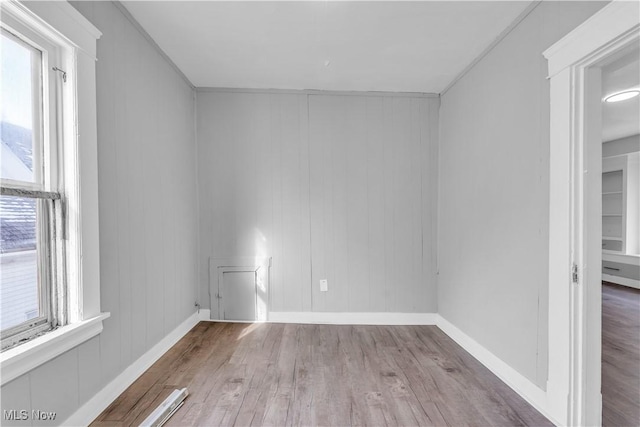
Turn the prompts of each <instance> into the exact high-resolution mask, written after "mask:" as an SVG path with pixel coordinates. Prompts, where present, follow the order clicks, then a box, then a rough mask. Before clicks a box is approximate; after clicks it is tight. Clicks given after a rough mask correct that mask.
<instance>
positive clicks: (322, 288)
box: [320, 279, 329, 292]
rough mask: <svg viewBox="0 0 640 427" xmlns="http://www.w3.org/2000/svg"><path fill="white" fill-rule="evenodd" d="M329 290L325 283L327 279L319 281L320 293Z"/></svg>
mask: <svg viewBox="0 0 640 427" xmlns="http://www.w3.org/2000/svg"><path fill="white" fill-rule="evenodd" d="M328 290H329V285H328V283H327V279H322V280H320V292H327V291H328Z"/></svg>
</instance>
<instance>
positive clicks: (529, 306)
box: [438, 2, 605, 388]
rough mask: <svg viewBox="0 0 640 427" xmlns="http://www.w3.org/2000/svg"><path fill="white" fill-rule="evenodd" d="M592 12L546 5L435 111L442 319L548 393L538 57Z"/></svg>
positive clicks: (543, 103) (544, 156)
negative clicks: (437, 133)
mask: <svg viewBox="0 0 640 427" xmlns="http://www.w3.org/2000/svg"><path fill="white" fill-rule="evenodd" d="M604 4H605V3H600V2H542V3H541V4H540V5H539V6H538V7H536V8H535V9H534V10H533V11H532V12H531V13H530V14H529V15H528V16H527V17H526V18H525V19H524V20H523V21H522V22H521V23H520V24H519V25H518V26H516V28H515V29H514V30H513V31H512V32H511V33H510V34H508V35H507V36H506V37H505V38H504V39H503V40H502V41H501V42H500V43H499V44H498V45H497V46H496V47H495V48H494V49H492V50H491V51H490V52H489V53H488V55H487V56H485V57H484V58H483V59H482V60H481V61H480V62H478V63H477V64H476V65H475V67H474V68H473V69H472V70H471V71H470V72H469V73H468V74H466V75H465V76H464V77H463V78H462V79H461V80H459V81H458V82H457V83H456V84H455V85H454V86H453V87H452V88H451V89H450V90H449V91H447V92H446V93H445V94H444V95H443V96H442V99H441V103H442V105H441V110H440V158H439V162H440V164H439V170H440V171H441V173H440V177H439V183H440V187H439V201H438V203H439V213H438V216H439V218H440V220H439V225H438V231H439V234H438V241H439V248H438V249H439V251H438V257H439V277H438V307H439V311H440V314H441V315H442V316H443V317H444V318H445V319H447V320H449V321H450V322H451V323H453V324H454V325H455V326H457V327H458V328H460V329H461V330H462V331H463V332H465V333H466V334H467V335H469V336H470V337H471V338H473V339H474V340H476V341H477V342H478V343H480V344H481V345H482V346H484V347H486V348H487V349H488V350H489V351H491V352H492V353H494V354H495V355H496V356H498V357H499V358H501V359H502V360H503V361H505V362H506V363H508V364H509V365H510V366H512V367H513V368H514V369H516V370H517V371H518V372H520V373H521V374H523V375H524V376H525V377H527V378H528V379H530V380H531V381H532V382H534V383H535V384H537V385H538V386H540V387H541V388H546V378H547V336H548V330H547V329H548V322H547V307H548V295H547V286H548V284H547V278H548V254H549V251H548V244H549V240H548V209H549V200H548V198H549V188H548V186H549V85H548V81H547V80H546V63H545V61H544V58H543V56H542V52H543V51H544V50H545V49H546V48H548V47H549V46H550V45H552V44H553V43H554V42H555V41H557V40H559V39H560V38H561V37H562V36H564V35H565V34H567V33H568V32H570V31H571V30H572V29H573V28H575V27H576V26H577V25H579V24H580V23H582V22H583V21H584V20H585V19H586V18H588V17H589V16H591V15H592V14H593V13H595V12H596V11H597V10H599V9H600V8H601V7H602V6H603V5H604Z"/></svg>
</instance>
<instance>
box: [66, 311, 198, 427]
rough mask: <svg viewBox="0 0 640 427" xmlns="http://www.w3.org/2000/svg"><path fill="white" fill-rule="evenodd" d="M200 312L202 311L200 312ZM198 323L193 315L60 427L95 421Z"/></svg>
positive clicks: (194, 314)
mask: <svg viewBox="0 0 640 427" xmlns="http://www.w3.org/2000/svg"><path fill="white" fill-rule="evenodd" d="M201 311H202V310H201ZM198 322H199V318H198V314H197V313H193V314H192V315H191V316H189V317H188V318H187V319H186V320H185V321H184V322H182V323H181V324H180V325H178V327H177V328H175V329H174V330H173V331H171V332H169V334H168V335H167V336H166V337H164V338H163V339H162V340H161V341H160V342H159V343H157V344H156V345H154V346H153V347H151V348H150V349H149V350H148V351H147V352H146V353H145V354H143V355H142V356H140V357H139V358H138V359H137V360H136V361H135V362H133V363H132V364H131V365H129V367H127V368H126V369H125V370H124V371H123V372H122V373H121V374H120V375H118V376H117V377H116V378H115V379H114V380H113V381H111V382H110V383H109V384H107V385H106V386H105V387H104V388H103V389H102V390H100V391H99V392H98V393H97V394H96V395H95V396H93V397H92V398H91V399H90V400H89V401H88V402H87V403H85V404H84V405H82V406H81V407H80V408H79V409H78V410H77V411H76V412H74V413H73V414H72V415H71V416H70V417H69V418H68V419H67V420H66V421H65V422H64V423H62V425H64V426H87V425H89V424H91V422H92V421H93V420H95V419H96V417H97V416H98V415H100V413H102V411H104V410H105V409H106V408H107V407H108V406H109V405H110V404H111V402H113V401H114V400H115V399H116V398H117V397H118V396H120V394H122V392H123V391H125V390H126V389H127V387H129V386H130V385H131V384H133V382H134V381H135V380H137V379H138V377H140V375H142V374H143V373H144V371H146V370H147V369H149V367H150V366H151V365H153V364H154V363H155V362H156V361H157V360H158V359H160V357H161V356H162V355H163V354H165V353H166V352H167V351H168V350H169V349H170V348H171V347H172V346H173V345H174V344H175V343H177V342H178V341H179V340H180V338H182V337H183V336H185V335H186V333H187V332H189V331H190V330H191V328H193V327H194V326H195V325H196V324H197V323H198Z"/></svg>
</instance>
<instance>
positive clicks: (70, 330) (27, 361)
mask: <svg viewBox="0 0 640 427" xmlns="http://www.w3.org/2000/svg"><path fill="white" fill-rule="evenodd" d="M109 316H110V313H100V314H99V315H98V316H96V317H92V318H91V319H87V320H83V321H82V322H78V323H74V324H72V325H67V326H63V327H61V328H58V329H56V330H55V331H52V332H50V333H48V334H45V335H43V336H41V337H38V338H34V339H33V340H31V341H28V342H26V343H24V344H21V345H19V346H17V347H14V348H11V349H9V350H7V351H5V352H3V353H0V372H1V373H2V375H1V376H0V377H1V385H5V384H6V383H8V382H9V381H12V380H14V379H16V378H18V377H19V376H21V375H24V374H26V373H27V372H29V371H31V370H32V369H34V368H36V367H38V366H40V365H42V364H43V363H46V362H48V361H49V360H51V359H53V358H54V357H56V356H59V355H61V354H62V353H64V352H65V351H68V350H71V349H72V348H73V347H76V346H78V345H80V344H82V343H83V342H85V341H87V340H89V339H91V338H93V337H95V336H96V335H98V334H99V333H100V332H102V321H103V320H104V319H106V318H108V317H109Z"/></svg>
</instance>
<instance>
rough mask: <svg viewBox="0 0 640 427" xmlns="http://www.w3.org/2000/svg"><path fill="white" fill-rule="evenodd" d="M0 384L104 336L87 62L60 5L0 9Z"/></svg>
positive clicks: (67, 8) (88, 40)
mask: <svg viewBox="0 0 640 427" xmlns="http://www.w3.org/2000/svg"><path fill="white" fill-rule="evenodd" d="M0 27H1V34H0V56H1V58H0V59H1V67H2V69H1V70H0V73H1V74H0V99H1V101H0V136H1V139H2V140H1V141H0V142H1V144H0V145H1V150H2V151H1V152H0V189H1V190H2V191H1V192H0V221H1V224H0V234H1V236H0V240H1V242H0V243H1V245H0V304H1V305H2V306H1V307H0V334H1V337H2V352H0V365H1V367H2V376H1V377H0V384H2V385H4V384H6V383H7V382H9V381H12V380H13V379H15V378H17V377H19V376H20V375H23V374H25V373H26V372H28V371H30V370H31V369H33V368H35V367H37V366H38V365H41V364H42V363H45V362H47V361H48V360H51V359H52V358H54V357H56V356H58V355H59V354H62V353H63V352H65V351H67V350H69V349H71V348H73V347H75V346H77V345H79V344H81V343H82V342H84V341H86V340H88V339H90V338H91V337H93V336H95V335H97V334H99V333H100V332H101V331H102V321H103V320H104V319H106V318H107V317H109V313H101V311H100V269H99V265H100V263H99V233H98V198H97V195H98V176H97V169H98V165H97V121H96V85H95V77H96V76H95V61H96V40H97V39H98V38H100V35H101V34H100V31H98V29H96V28H95V27H94V26H93V25H92V24H91V23H90V22H89V21H87V20H86V19H85V18H84V17H83V16H82V15H81V14H80V13H79V12H78V11H77V10H75V9H74V8H73V6H71V5H70V4H69V3H68V2H17V1H0Z"/></svg>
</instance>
